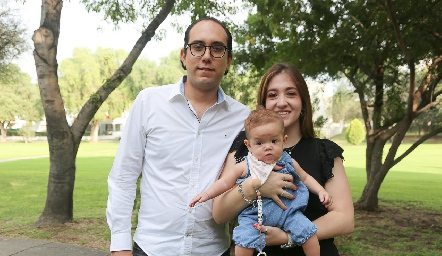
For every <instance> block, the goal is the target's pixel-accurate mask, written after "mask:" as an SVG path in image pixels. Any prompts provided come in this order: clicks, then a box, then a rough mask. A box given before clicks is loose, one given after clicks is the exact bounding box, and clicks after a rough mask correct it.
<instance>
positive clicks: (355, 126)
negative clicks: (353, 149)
mask: <svg viewBox="0 0 442 256" xmlns="http://www.w3.org/2000/svg"><path fill="white" fill-rule="evenodd" d="M345 137H346V139H347V141H348V143H351V144H353V145H359V144H361V142H362V141H364V138H365V129H364V126H363V124H362V122H361V121H359V119H353V120H352V121H351V122H350V126H349V127H347V129H346V130H345Z"/></svg>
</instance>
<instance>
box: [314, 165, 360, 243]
mask: <svg viewBox="0 0 442 256" xmlns="http://www.w3.org/2000/svg"><path fill="white" fill-rule="evenodd" d="M333 175H334V177H333V178H331V179H330V180H329V181H328V182H327V183H325V189H326V190H327V191H328V192H329V193H330V195H331V196H332V197H333V204H332V205H331V206H330V207H328V210H329V212H328V213H327V214H325V215H324V216H322V217H320V218H318V219H316V220H315V221H313V223H314V224H315V225H316V226H317V227H318V232H317V233H316V234H317V236H318V239H319V240H322V239H327V238H332V237H335V236H341V235H345V234H349V233H351V232H353V230H354V208H353V199H352V197H351V193H350V184H349V182H348V179H347V175H346V174H345V169H344V165H343V164H342V159H341V158H340V157H336V158H335V160H334V167H333Z"/></svg>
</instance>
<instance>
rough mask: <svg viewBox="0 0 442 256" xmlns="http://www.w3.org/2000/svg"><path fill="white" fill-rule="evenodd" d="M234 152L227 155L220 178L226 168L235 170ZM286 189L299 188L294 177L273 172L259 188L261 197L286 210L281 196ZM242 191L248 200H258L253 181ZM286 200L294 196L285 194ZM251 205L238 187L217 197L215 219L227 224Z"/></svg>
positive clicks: (247, 181)
mask: <svg viewBox="0 0 442 256" xmlns="http://www.w3.org/2000/svg"><path fill="white" fill-rule="evenodd" d="M234 154H235V153H234V152H233V153H229V154H228V155H227V158H226V161H225V163H224V169H223V171H222V173H221V176H220V178H221V177H222V176H223V173H224V170H225V169H226V168H234V166H235V163H236V162H235V157H234ZM284 188H288V189H293V190H296V189H297V187H296V186H295V184H293V177H292V175H288V174H281V173H276V172H272V173H270V175H269V177H268V178H267V181H266V182H265V183H264V184H263V185H262V186H261V187H260V188H259V191H260V192H261V195H262V196H264V197H268V198H272V199H273V200H274V201H275V202H276V203H277V204H278V205H279V206H280V207H281V208H283V209H284V208H285V205H284V204H283V203H282V201H281V199H280V198H279V196H280V195H281V194H282V192H284ZM242 191H243V193H244V196H245V197H246V198H247V199H248V200H254V199H255V198H256V192H255V189H254V187H253V184H252V179H251V178H248V179H246V180H245V181H244V182H243V183H242ZM283 196H284V197H286V198H289V199H293V196H292V195H291V194H289V193H284V195H283ZM248 205H249V204H247V203H246V202H245V200H244V199H243V198H242V196H241V194H240V193H239V191H238V189H237V186H235V187H234V188H233V189H231V190H229V191H227V192H226V193H224V194H222V195H220V196H218V197H216V198H215V199H214V201H213V218H214V220H215V221H216V223H218V224H222V223H226V222H228V221H230V220H232V219H233V218H235V217H237V216H238V215H239V214H240V212H241V211H242V210H244V209H245V208H246V207H247V206H248Z"/></svg>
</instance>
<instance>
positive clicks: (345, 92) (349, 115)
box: [331, 80, 362, 122]
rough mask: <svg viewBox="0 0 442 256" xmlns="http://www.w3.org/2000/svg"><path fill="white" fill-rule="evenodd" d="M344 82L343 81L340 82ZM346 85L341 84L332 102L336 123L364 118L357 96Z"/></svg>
mask: <svg viewBox="0 0 442 256" xmlns="http://www.w3.org/2000/svg"><path fill="white" fill-rule="evenodd" d="M340 81H342V80H340ZM353 91H354V89H353V90H352V89H351V88H349V87H348V86H346V85H345V84H344V83H340V85H339V86H338V87H337V89H336V92H335V93H334V94H333V100H332V111H331V112H332V116H333V120H334V121H335V122H340V121H341V120H343V121H344V122H345V121H349V120H352V119H354V118H362V114H361V106H360V104H359V100H358V99H357V95H356V94H355V93H354V92H353Z"/></svg>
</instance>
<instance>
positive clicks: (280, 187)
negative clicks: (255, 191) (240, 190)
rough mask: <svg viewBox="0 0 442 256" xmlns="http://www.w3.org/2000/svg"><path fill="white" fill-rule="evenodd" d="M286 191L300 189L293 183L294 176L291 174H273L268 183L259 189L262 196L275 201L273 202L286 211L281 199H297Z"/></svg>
mask: <svg viewBox="0 0 442 256" xmlns="http://www.w3.org/2000/svg"><path fill="white" fill-rule="evenodd" d="M284 189H292V190H297V189H298V187H297V186H296V185H295V184H294V183H293V176H292V175H290V174H282V173H277V172H271V173H270V175H269V177H268V178H267V181H266V182H265V183H264V184H263V185H262V186H261V187H260V188H259V191H260V192H261V195H262V196H264V197H267V198H271V199H273V201H275V203H276V204H277V205H278V206H279V207H281V208H282V209H283V210H284V211H285V210H286V209H287V207H286V206H285V205H284V204H283V203H282V201H281V199H280V198H279V197H280V196H282V197H285V198H288V199H295V198H294V196H293V195H291V194H290V193H287V192H285V191H284Z"/></svg>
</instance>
